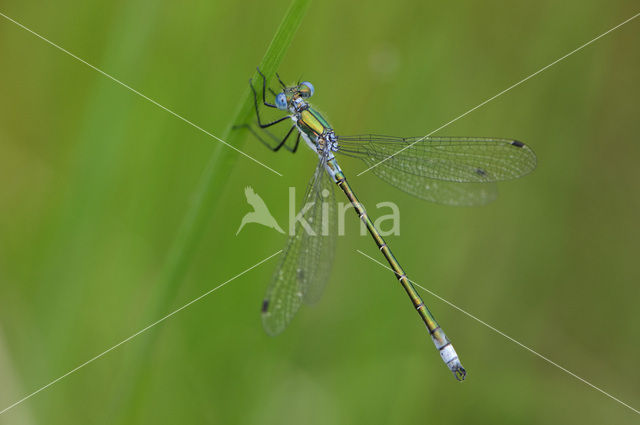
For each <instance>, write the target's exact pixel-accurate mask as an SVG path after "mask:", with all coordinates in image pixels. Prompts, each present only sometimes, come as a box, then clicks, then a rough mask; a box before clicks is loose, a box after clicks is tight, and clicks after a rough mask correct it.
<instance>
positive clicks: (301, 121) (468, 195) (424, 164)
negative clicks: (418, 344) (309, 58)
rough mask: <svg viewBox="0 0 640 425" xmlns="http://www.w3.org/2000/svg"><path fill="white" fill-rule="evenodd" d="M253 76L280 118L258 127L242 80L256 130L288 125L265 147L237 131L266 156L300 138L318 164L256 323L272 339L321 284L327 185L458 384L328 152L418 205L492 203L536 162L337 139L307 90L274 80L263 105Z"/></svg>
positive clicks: (497, 143)
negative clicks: (366, 236)
mask: <svg viewBox="0 0 640 425" xmlns="http://www.w3.org/2000/svg"><path fill="white" fill-rule="evenodd" d="M258 73H259V74H260V76H261V77H262V103H263V105H264V106H266V107H269V108H277V109H279V110H282V111H286V112H287V115H286V116H284V117H281V118H279V119H276V120H275V121H272V122H269V123H263V122H262V120H261V119H260V111H259V108H258V94H257V93H256V90H255V88H254V87H253V83H252V81H251V80H250V81H249V84H250V86H251V90H252V91H253V96H254V103H255V109H256V116H257V124H258V126H259V127H260V128H261V129H262V130H264V131H265V135H268V136H269V137H272V138H275V137H274V136H273V135H272V134H271V133H269V132H268V130H266V129H267V128H268V127H271V126H274V125H276V124H279V123H282V122H285V121H287V120H291V121H292V122H293V124H292V125H291V128H290V129H289V130H288V132H287V133H286V136H285V137H284V138H283V139H282V140H278V143H277V145H276V146H271V144H270V143H268V142H267V141H265V140H264V138H263V137H261V135H260V134H259V133H258V132H257V131H255V130H253V128H252V127H251V126H250V125H248V124H244V125H241V126H239V127H246V128H248V129H249V130H250V131H251V132H252V133H253V134H254V135H255V136H256V137H257V138H258V139H259V140H260V141H261V142H263V143H264V144H265V145H267V146H268V147H269V148H270V149H272V150H273V151H278V150H279V149H280V148H282V147H285V148H286V149H287V150H289V151H291V152H296V150H297V149H298V145H299V144H300V138H302V139H303V140H304V141H305V142H306V144H307V145H308V146H309V147H310V148H311V150H313V151H314V152H315V153H316V154H317V155H318V159H319V160H318V165H317V167H316V169H315V172H314V173H313V176H312V178H311V181H310V182H309V185H308V187H307V190H306V193H305V196H304V201H303V206H305V207H303V210H302V211H301V216H302V218H303V219H305V220H306V221H307V222H308V223H309V224H310V227H311V229H308V228H307V229H305V228H303V226H302V225H301V223H302V221H299V222H296V226H295V232H294V234H293V235H290V236H289V239H288V240H287V244H286V246H285V248H284V251H283V254H282V258H281V259H280V263H279V264H278V267H277V268H276V270H275V273H274V275H273V278H272V280H271V283H270V284H269V287H268V289H267V292H266V295H265V298H264V301H263V303H262V321H263V324H264V328H265V330H266V331H267V333H269V334H271V335H276V334H278V333H280V332H282V331H283V330H284V328H285V327H286V326H287V325H288V324H289V322H290V321H291V319H292V318H293V316H294V315H295V314H296V312H297V311H298V309H299V308H300V306H301V305H302V304H303V303H313V302H315V301H317V300H318V298H319V297H320V294H321V292H322V289H323V287H324V285H325V283H326V281H327V279H328V277H329V271H330V268H331V263H332V260H333V253H334V247H335V239H334V236H335V234H336V232H335V231H334V229H333V228H332V224H333V223H335V217H336V210H335V206H334V201H335V198H334V192H333V188H334V183H335V184H337V185H338V187H340V189H342V191H343V192H344V194H345V195H346V196H347V198H348V199H349V202H351V204H352V205H353V208H354V209H355V211H356V213H357V214H358V216H359V217H360V220H362V221H363V223H364V224H365V225H366V227H367V229H368V231H369V233H370V234H371V236H372V237H373V240H374V241H375V243H376V245H377V246H378V248H379V249H380V252H382V254H383V255H384V257H385V258H386V260H387V262H388V263H389V266H390V267H391V269H392V270H393V272H394V273H395V276H396V278H397V279H398V281H399V282H400V284H401V285H402V287H403V288H404V290H405V291H406V292H407V294H408V295H409V298H410V299H411V302H412V303H413V306H414V307H415V308H416V310H417V311H418V314H419V315H420V317H421V318H422V320H423V321H424V323H425V325H426V326H427V329H428V330H429V334H430V335H431V339H432V340H433V342H434V344H435V346H436V348H437V349H438V351H439V352H440V355H441V357H442V359H443V360H444V362H445V363H446V365H447V367H449V369H450V370H451V371H452V372H453V373H454V375H455V377H456V378H457V379H458V380H463V379H464V378H465V376H466V371H465V369H464V368H463V367H462V364H461V363H460V360H459V358H458V355H457V353H456V351H455V350H454V348H453V346H452V345H451V342H450V341H449V339H448V338H447V337H446V336H445V334H444V332H443V330H442V328H441V327H440V326H439V325H438V323H437V322H436V320H435V318H434V317H433V315H432V314H431V312H430V311H429V309H428V308H427V307H426V305H425V304H424V302H423V301H422V298H421V297H420V295H419V294H418V292H417V291H416V290H415V288H414V287H413V285H412V284H411V282H410V281H409V279H408V278H407V275H406V273H405V271H404V270H403V269H402V267H400V264H399V263H398V261H397V260H396V258H395V257H394V256H393V254H392V252H391V249H390V248H389V246H388V245H387V243H386V242H385V241H384V239H383V238H382V236H381V235H380V232H379V231H378V229H376V227H375V226H374V224H373V222H372V220H371V219H370V218H369V215H368V214H367V212H366V210H365V208H364V207H363V205H362V204H361V203H360V201H358V198H357V197H356V195H355V193H354V192H353V190H352V188H351V186H350V185H349V183H348V182H347V179H346V177H345V174H344V173H343V171H342V170H341V169H340V167H339V166H338V162H337V160H336V158H335V156H334V153H340V154H344V155H347V156H351V157H355V158H359V159H361V160H363V161H364V163H365V164H366V165H367V166H368V167H369V169H370V170H371V171H372V172H373V173H374V174H376V175H377V176H378V177H380V178H382V179H383V180H384V181H386V182H387V183H389V184H391V185H393V186H395V187H397V188H398V189H400V190H403V191H405V192H407V193H409V194H411V195H414V196H417V197H418V198H422V199H425V200H427V201H432V202H439V203H444V204H448V205H481V204H485V203H487V202H490V201H492V200H493V199H494V198H495V196H496V188H495V182H497V181H501V180H510V179H515V178H518V177H521V176H523V175H525V174H527V173H529V172H531V171H532V170H533V169H534V168H535V166H536V156H535V154H534V153H533V151H532V150H531V149H530V148H529V147H528V146H526V145H525V144H524V143H522V142H519V141H517V140H511V139H492V138H475V137H421V138H416V137H413V138H404V137H389V136H376V135H360V136H339V135H336V134H335V132H334V130H333V128H332V127H331V126H330V125H329V123H328V122H327V121H326V120H325V119H324V118H323V117H322V115H320V113H318V111H316V110H315V109H314V108H313V107H312V106H311V105H310V104H309V102H308V99H309V98H310V97H311V96H312V95H313V92H314V88H313V85H312V84H311V83H309V82H302V83H298V84H295V85H292V86H287V85H285V84H284V83H283V82H282V80H281V79H280V77H279V76H278V81H279V83H280V85H281V86H282V91H281V92H279V93H276V92H274V91H273V90H271V89H269V91H270V92H271V94H272V95H273V96H275V99H274V103H270V102H267V98H266V88H267V80H266V78H265V76H264V75H263V74H262V73H261V72H260V69H258ZM276 76H277V74H276ZM295 130H297V131H296V139H295V143H294V145H293V147H290V146H288V145H287V144H286V142H287V140H288V139H289V137H290V136H291V135H292V133H294V131H295ZM322 205H325V207H322ZM327 206H328V207H327ZM323 226H324V228H327V227H328V229H330V230H329V231H328V232H326V231H325V232H322V231H321V230H320V229H321V228H323Z"/></svg>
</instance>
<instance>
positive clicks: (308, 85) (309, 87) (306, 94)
mask: <svg viewBox="0 0 640 425" xmlns="http://www.w3.org/2000/svg"><path fill="white" fill-rule="evenodd" d="M305 88H306V90H305ZM300 89H301V90H300V94H301V95H303V97H311V96H313V91H314V89H313V84H311V83H310V82H308V81H304V82H302V83H300Z"/></svg>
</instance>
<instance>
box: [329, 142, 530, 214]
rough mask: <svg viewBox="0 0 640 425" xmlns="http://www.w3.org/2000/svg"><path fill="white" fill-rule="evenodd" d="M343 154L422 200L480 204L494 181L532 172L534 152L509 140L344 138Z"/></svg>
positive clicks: (490, 196)
mask: <svg viewBox="0 0 640 425" xmlns="http://www.w3.org/2000/svg"><path fill="white" fill-rule="evenodd" d="M339 143H340V152H341V153H343V154H345V155H348V156H353V157H357V158H360V159H361V160H363V161H364V162H365V164H366V165H367V166H368V167H372V168H371V171H372V172H373V173H374V174H376V175H377V176H378V177H380V178H382V179H383V180H385V181H387V182H388V183H390V184H392V185H393V186H395V187H397V188H399V189H401V190H403V191H405V192H407V193H409V194H411V195H414V196H417V197H419V198H422V199H425V200H427V201H431V202H439V203H443V204H447V205H482V204H486V203H488V202H491V201H492V200H493V199H495V197H496V196H497V189H496V187H495V185H494V184H493V183H494V182H497V181H501V180H510V179H515V178H518V177H521V176H524V175H526V174H528V173H529V172H531V171H532V170H533V169H534V168H535V166H536V156H535V154H534V153H533V151H532V150H531V148H529V147H528V146H527V145H525V144H524V143H522V142H519V141H517V140H511V139H491V138H472V137H427V138H422V137H406V138H403V137H393V136H378V135H359V136H340V137H339Z"/></svg>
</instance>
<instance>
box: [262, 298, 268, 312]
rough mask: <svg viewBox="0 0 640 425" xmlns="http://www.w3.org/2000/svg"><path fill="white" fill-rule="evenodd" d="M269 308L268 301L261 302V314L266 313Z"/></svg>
mask: <svg viewBox="0 0 640 425" xmlns="http://www.w3.org/2000/svg"><path fill="white" fill-rule="evenodd" d="M268 308H269V300H264V301H262V312H263V313H266V312H267V309H268Z"/></svg>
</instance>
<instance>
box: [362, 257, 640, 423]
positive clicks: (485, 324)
mask: <svg viewBox="0 0 640 425" xmlns="http://www.w3.org/2000/svg"><path fill="white" fill-rule="evenodd" d="M356 251H358V252H359V253H360V254H362V255H364V256H365V257H367V258H368V259H370V260H371V261H373V262H374V263H377V264H379V265H381V266H382V267H384V268H385V269H388V270H391V271H392V272H393V269H392V268H390V267H389V266H387V265H386V264H384V263H381V262H380V261H378V260H376V259H375V258H373V257H371V256H369V255H367V254H365V253H364V252H362V251H360V250H359V249H358V250H356ZM407 279H408V278H407ZM409 282H411V284H413V285H415V286H417V287H418V288H420V289H422V290H424V291H426V292H428V293H429V294H431V295H433V296H434V297H436V298H438V299H439V300H440V301H444V302H445V303H447V304H448V305H450V306H451V307H453V308H455V309H456V310H458V311H459V312H461V313H463V314H465V315H467V316H469V317H470V318H472V319H473V320H475V321H476V322H478V323H480V324H482V325H484V326H486V327H487V328H489V329H491V330H492V331H494V332H496V333H498V334H499V335H502V336H503V337H505V338H507V339H508V340H509V341H511V342H513V343H515V344H517V345H519V346H520V347H522V348H524V349H525V350H527V351H529V352H530V353H532V354H535V355H536V356H538V357H540V358H541V359H542V360H544V361H546V362H547V363H550V364H552V365H553V366H555V367H557V368H558V369H560V370H562V371H563V372H566V373H568V374H569V375H571V376H573V377H574V378H576V379H577V380H579V381H581V382H582V383H584V384H587V385H588V386H590V387H591V388H593V389H594V390H597V391H599V392H601V393H602V394H604V395H606V396H607V397H609V398H611V399H612V400H614V401H617V402H618V403H620V404H621V405H623V406H624V407H626V408H628V409H630V410H632V411H634V412H635V413H637V414H640V411H639V410H637V409H635V408H633V407H631V406H629V405H628V404H627V403H625V402H623V401H622V400H620V399H618V398H616V397H614V396H612V395H611V394H609V393H608V392H606V391H604V390H602V389H600V388H599V387H596V386H595V385H593V384H592V383H591V382H589V381H587V380H586V379H584V378H581V377H580V376H578V375H576V374H575V373H573V372H571V371H570V370H568V369H566V368H564V367H562V366H560V365H559V364H558V363H556V362H554V361H553V360H551V359H549V358H547V357H545V356H543V355H542V354H540V353H538V352H537V351H534V350H533V349H531V348H529V347H527V346H526V345H524V344H523V343H521V342H520V341H518V340H516V339H514V338H512V337H510V336H509V335H507V334H505V333H504V332H502V331H500V330H499V329H496V328H494V327H493V326H491V325H490V324H488V323H487V322H485V321H483V320H481V319H479V318H477V317H476V316H474V315H473V314H471V313H469V312H467V311H466V310H463V309H462V308H460V307H458V306H457V305H455V304H453V303H452V302H450V301H448V300H446V299H444V298H442V297H441V296H440V295H438V294H436V293H435V292H432V291H430V290H429V289H427V288H425V287H424V286H421V285H419V284H418V283H416V282H414V281H413V280H411V279H409Z"/></svg>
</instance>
